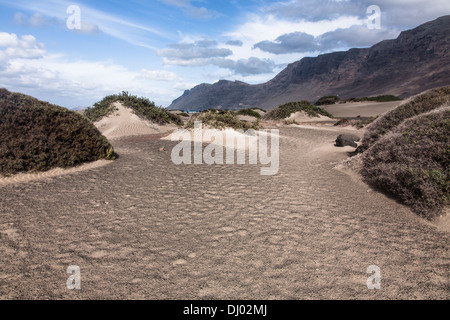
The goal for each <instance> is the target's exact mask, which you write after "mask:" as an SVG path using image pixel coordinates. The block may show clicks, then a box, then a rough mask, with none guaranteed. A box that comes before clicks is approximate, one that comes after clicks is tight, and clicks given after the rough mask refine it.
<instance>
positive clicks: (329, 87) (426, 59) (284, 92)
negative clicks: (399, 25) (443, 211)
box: [169, 15, 450, 111]
mask: <svg viewBox="0 0 450 320" xmlns="http://www.w3.org/2000/svg"><path fill="white" fill-rule="evenodd" d="M448 84H450V15H447V16H442V17H440V18H437V19H435V20H433V21H429V22H426V23H424V24H422V25H420V26H418V27H416V28H414V29H410V30H406V31H403V32H401V33H400V35H399V36H398V37H397V38H396V39H389V40H383V41H381V42H379V43H376V44H375V45H373V46H371V47H370V48H352V49H349V50H347V51H338V52H332V53H326V54H321V55H319V56H317V57H305V58H303V59H301V60H299V61H296V62H293V63H290V64H289V65H288V66H287V67H286V68H285V69H284V70H282V71H281V72H280V73H279V74H278V75H276V76H275V77H274V78H273V79H271V80H269V81H267V82H265V83H262V84H256V85H251V84H248V83H245V82H242V81H228V80H220V81H218V82H216V83H214V84H206V83H203V84H200V85H198V86H196V87H194V88H192V89H190V90H186V91H185V92H184V93H183V95H182V96H180V97H179V98H177V99H175V100H174V101H173V102H172V104H171V105H170V106H169V109H171V110H177V109H180V110H185V111H189V110H203V109H208V108H223V109H241V108H248V107H259V108H263V109H273V108H275V107H276V106H278V105H280V104H283V103H286V102H290V101H298V100H309V101H315V100H317V99H318V98H319V97H321V96H325V95H339V96H340V97H341V98H351V97H359V96H373V95H381V94H393V95H397V96H400V97H402V98H408V97H410V96H412V95H415V94H417V93H419V92H422V91H424V90H427V89H431V88H433V87H438V86H443V85H448Z"/></svg>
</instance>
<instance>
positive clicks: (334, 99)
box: [314, 96, 340, 106]
mask: <svg viewBox="0 0 450 320" xmlns="http://www.w3.org/2000/svg"><path fill="white" fill-rule="evenodd" d="M339 100H340V99H339V97H338V96H324V97H322V98H320V99H319V100H317V101H316V103H314V104H315V105H316V106H324V105H327V104H335V103H337V102H339Z"/></svg>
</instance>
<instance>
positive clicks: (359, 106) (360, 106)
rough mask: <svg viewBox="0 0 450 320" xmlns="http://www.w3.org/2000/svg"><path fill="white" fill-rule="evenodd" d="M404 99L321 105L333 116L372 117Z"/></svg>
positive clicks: (388, 109) (393, 107)
mask: <svg viewBox="0 0 450 320" xmlns="http://www.w3.org/2000/svg"><path fill="white" fill-rule="evenodd" d="M403 102H404V101H392V102H370V101H369V102H349V103H342V104H332V105H327V106H321V107H322V108H324V109H325V110H327V111H328V112H330V113H331V114H332V115H334V116H335V117H338V118H340V117H357V116H361V117H372V116H377V115H380V114H383V113H385V112H387V111H390V110H393V109H395V108H396V107H398V106H399V105H400V104H402V103H403Z"/></svg>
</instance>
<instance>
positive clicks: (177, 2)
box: [159, 0, 222, 20]
mask: <svg viewBox="0 0 450 320" xmlns="http://www.w3.org/2000/svg"><path fill="white" fill-rule="evenodd" d="M159 1H160V2H162V3H165V4H167V5H169V6H173V7H177V8H180V9H181V10H182V11H183V12H184V13H185V14H186V15H188V16H190V17H192V18H196V19H200V20H209V19H213V18H217V17H220V16H222V15H221V14H220V13H219V12H217V11H215V10H209V9H207V8H205V7H196V6H194V5H193V4H192V2H200V1H193V0H159Z"/></svg>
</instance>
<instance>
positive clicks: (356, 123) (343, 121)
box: [334, 115, 380, 129]
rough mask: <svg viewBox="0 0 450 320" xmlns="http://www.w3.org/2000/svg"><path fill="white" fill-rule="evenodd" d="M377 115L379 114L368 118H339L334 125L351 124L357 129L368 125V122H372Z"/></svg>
mask: <svg viewBox="0 0 450 320" xmlns="http://www.w3.org/2000/svg"><path fill="white" fill-rule="evenodd" d="M379 117H380V116H379V115H378V116H373V117H369V118H368V119H364V120H357V119H346V118H344V119H341V120H339V121H338V122H336V123H335V124H334V125H335V126H340V127H346V126H352V127H355V128H357V129H362V128H364V127H366V126H368V125H369V124H371V123H372V122H374V121H375V120H376V119H378V118H379Z"/></svg>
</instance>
